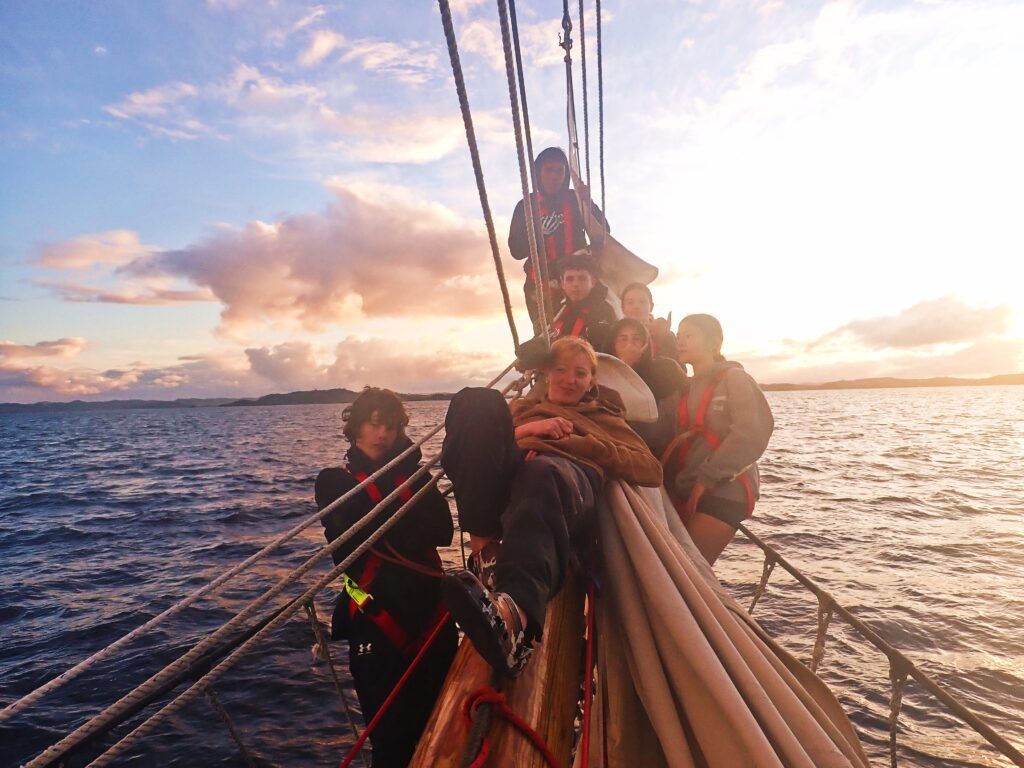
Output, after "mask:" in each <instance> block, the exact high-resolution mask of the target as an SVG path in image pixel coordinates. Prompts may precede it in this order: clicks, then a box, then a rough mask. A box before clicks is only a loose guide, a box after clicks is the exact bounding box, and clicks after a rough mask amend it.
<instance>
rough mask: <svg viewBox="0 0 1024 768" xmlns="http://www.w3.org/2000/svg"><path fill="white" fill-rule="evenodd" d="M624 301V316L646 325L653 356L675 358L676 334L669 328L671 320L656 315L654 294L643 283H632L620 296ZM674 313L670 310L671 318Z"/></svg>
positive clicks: (676, 353)
mask: <svg viewBox="0 0 1024 768" xmlns="http://www.w3.org/2000/svg"><path fill="white" fill-rule="evenodd" d="M619 298H620V299H621V301H622V315H623V317H630V318H632V319H634V320H639V321H640V322H641V323H643V324H644V326H646V328H647V331H648V333H649V334H650V337H651V356H652V357H656V358H657V357H665V358H668V359H670V360H675V359H676V357H677V355H678V352H677V350H676V335H675V334H674V333H672V331H671V329H670V328H669V320H668V319H666V318H664V317H655V316H654V314H653V313H654V294H652V293H651V289H650V288H649V287H647V286H646V285H644V284H643V283H630V284H629V285H627V286H626V287H625V288H623V289H622V293H621V294H620V297H619ZM671 317H672V313H671V312H669V318H671Z"/></svg>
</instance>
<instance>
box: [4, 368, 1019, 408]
mask: <svg viewBox="0 0 1024 768" xmlns="http://www.w3.org/2000/svg"><path fill="white" fill-rule="evenodd" d="M1007 384H1024V373H1007V374H1003V375H1002V376H990V377H989V378H987V379H958V378H955V377H952V376H941V377H937V378H932V379H896V378H891V377H890V378H876V379H849V380H847V379H844V380H842V381H829V382H825V383H824V384H762V385H761V389H763V390H764V391H765V392H802V391H814V390H835V389H898V388H903V387H983V386H998V385H1007ZM358 394H359V393H358V392H355V391H353V390H351V389H345V388H344V387H342V388H338V389H309V390H303V391H300V392H287V393H284V394H272V395H264V396H263V397H256V398H242V399H234V398H230V397H207V398H202V397H189V398H179V399H177V400H97V401H86V400H72V401H71V402H67V403H58V402H41V403H30V404H25V403H0V414H3V413H34V412H44V411H109V410H121V411H125V410H141V409H144V408H235V407H241V406H268V405H336V404H342V403H351V402H352V401H353V400H355V398H356V395H358ZM398 396H399V397H400V398H402V400H405V401H406V402H417V401H420V400H451V398H452V394H451V393H450V392H429V393H426V394H416V393H413V394H402V393H399V395H398Z"/></svg>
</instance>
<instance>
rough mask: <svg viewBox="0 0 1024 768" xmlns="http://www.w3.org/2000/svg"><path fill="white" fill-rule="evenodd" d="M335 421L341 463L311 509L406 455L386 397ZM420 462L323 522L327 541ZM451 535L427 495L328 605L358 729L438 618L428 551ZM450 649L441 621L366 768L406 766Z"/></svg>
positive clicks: (433, 558) (442, 505)
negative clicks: (340, 423) (345, 655)
mask: <svg viewBox="0 0 1024 768" xmlns="http://www.w3.org/2000/svg"><path fill="white" fill-rule="evenodd" d="M342 419H343V420H344V421H345V427H344V434H345V437H346V438H348V441H349V443H350V447H349V449H348V452H347V453H346V455H345V459H346V463H345V466H343V467H329V468H327V469H325V470H323V471H322V472H320V474H319V475H318V476H317V478H316V504H317V507H318V508H319V509H323V508H324V507H326V506H327V505H329V504H330V503H332V502H333V501H335V500H336V499H338V498H340V497H341V496H343V495H344V494H346V493H348V492H349V491H351V490H352V489H353V488H355V487H356V486H357V485H358V484H359V483H360V482H362V481H363V480H365V479H366V478H367V477H368V476H369V475H371V474H373V473H374V472H376V471H377V470H378V469H380V468H381V467H383V466H384V465H385V464H387V463H388V462H389V461H391V460H392V459H394V458H395V457H396V456H397V455H398V454H400V453H402V452H403V451H405V450H406V449H407V448H408V447H409V446H410V445H411V441H410V440H409V438H408V437H406V435H405V427H406V426H407V425H408V424H409V416H408V414H407V413H406V412H405V408H404V407H403V406H402V402H401V400H399V399H398V396H397V395H396V394H395V393H394V392H391V391H390V390H387V389H378V388H376V387H366V388H365V389H364V390H363V391H362V392H361V393H360V394H359V396H358V397H356V399H355V402H353V403H352V405H351V406H349V407H348V408H346V409H345V410H344V411H343V413H342ZM420 458H421V453H420V451H419V449H416V450H415V451H412V452H411V453H410V454H409V455H408V456H407V457H405V458H404V459H403V460H402V461H400V462H399V463H398V464H397V465H396V466H395V467H393V468H392V469H390V470H388V471H387V472H385V473H384V474H383V475H382V476H381V477H379V478H377V480H375V481H374V482H372V483H369V484H368V485H366V486H365V487H364V488H363V490H362V491H361V492H359V493H357V494H355V495H354V496H352V497H351V498H350V499H348V500H347V501H346V502H345V503H344V504H342V505H341V506H339V507H338V508H337V509H334V510H332V511H331V512H330V513H328V515H327V516H326V517H325V518H324V520H323V524H324V529H325V530H324V535H325V536H326V537H327V539H328V541H333V540H334V539H336V538H338V537H339V536H341V535H342V534H343V533H344V532H345V531H346V530H348V529H349V528H350V527H351V526H352V525H353V524H354V523H356V522H357V521H358V520H360V519H362V518H363V517H364V516H365V515H366V514H367V513H369V511H370V510H371V509H373V507H375V506H376V505H377V504H378V503H379V502H380V501H381V500H382V499H383V498H385V497H386V496H388V495H389V494H390V493H391V492H392V491H394V490H395V489H396V488H397V487H398V486H400V485H402V483H403V482H405V480H406V479H407V478H408V477H409V476H411V475H412V474H413V473H414V472H416V470H417V469H418V468H419V462H420ZM427 481H428V478H427V477H423V478H420V479H419V480H418V481H417V482H415V483H413V484H412V485H411V486H410V487H408V488H406V489H403V490H402V491H401V494H400V497H399V499H397V500H396V501H395V502H394V503H392V504H391V505H390V506H389V507H388V508H386V509H384V510H382V511H380V512H378V513H377V516H376V517H375V518H374V519H373V521H372V522H370V523H369V524H368V525H367V526H366V527H365V528H363V529H362V530H360V531H359V533H357V534H356V535H355V536H353V537H352V538H351V539H350V540H349V541H347V542H346V543H345V544H344V545H343V546H341V547H340V548H339V549H338V550H336V551H335V552H334V553H333V555H334V562H335V563H336V564H340V563H341V562H342V561H343V560H344V559H345V558H346V557H348V556H349V555H350V554H351V553H352V552H353V551H354V550H355V548H356V547H358V546H359V545H360V544H362V543H363V542H364V541H366V539H367V538H368V537H369V535H370V534H371V533H372V532H373V531H375V530H377V529H378V528H379V527H380V526H381V525H382V524H383V523H384V522H385V521H386V520H388V519H389V518H390V517H391V516H392V515H393V514H394V513H395V512H396V511H397V510H398V509H399V507H401V506H402V505H403V504H405V503H406V502H407V501H409V499H411V498H412V496H413V494H414V493H416V491H418V490H419V489H420V488H422V487H423V486H424V485H426V483H427ZM453 532H454V529H453V525H452V518H451V512H450V510H449V509H448V502H447V501H445V499H444V497H443V496H441V494H440V493H439V492H438V490H437V489H436V488H433V489H431V490H430V491H428V492H427V493H426V494H425V495H424V496H423V497H422V498H421V499H420V500H419V501H418V502H417V503H416V505H415V506H414V507H412V508H411V509H409V510H408V511H407V512H406V513H405V515H404V516H403V517H402V519H401V520H399V521H398V522H397V523H395V525H394V527H392V528H390V529H389V530H388V532H387V533H385V534H384V536H382V537H381V538H380V539H379V540H378V541H377V542H376V544H374V545H373V546H372V547H370V549H369V550H368V551H367V552H366V553H365V554H364V555H362V556H361V557H360V558H359V559H358V560H356V561H355V562H354V563H352V565H351V566H349V568H348V570H347V573H346V574H344V575H343V576H342V582H343V585H344V588H343V591H342V592H341V594H340V595H339V596H338V598H339V599H338V602H337V604H336V605H335V609H334V617H333V619H332V621H331V639H333V640H338V639H341V638H343V637H345V638H348V642H349V666H350V668H351V670H352V677H353V679H354V681H355V687H356V693H357V694H358V696H359V703H360V705H361V706H362V710H363V717H364V718H365V720H366V722H369V721H370V720H371V719H372V718H373V716H374V715H375V714H376V713H377V711H378V710H379V709H380V707H381V705H382V704H383V703H384V699H385V698H387V696H388V694H389V693H390V692H391V690H392V688H393V687H394V685H395V683H397V682H398V679H399V678H400V677H401V676H402V674H403V673H404V672H405V671H406V669H407V668H408V666H409V662H410V661H412V658H413V657H414V656H415V655H416V653H417V652H418V651H419V650H420V648H421V647H422V645H423V643H424V641H425V640H426V638H427V636H428V635H430V633H431V632H432V631H433V630H434V628H435V627H437V625H438V623H439V622H440V620H441V617H442V616H443V615H444V608H443V607H442V603H441V593H440V577H441V558H440V557H439V556H438V554H437V549H436V548H437V547H444V546H448V545H449V544H451V541H452V534H453ZM457 644H458V639H457V636H456V632H455V626H454V624H453V623H452V622H451V621H448V622H447V625H446V626H445V627H444V628H442V630H441V634H440V635H439V636H438V637H437V639H436V640H435V641H434V644H433V645H432V646H431V648H430V649H429V650H428V651H427V652H426V655H425V656H424V658H423V661H422V662H421V663H420V665H419V666H418V667H417V669H416V671H415V672H414V673H413V674H412V676H411V677H410V678H409V680H408V681H407V683H406V685H405V687H404V688H403V689H402V691H401V692H400V693H399V694H398V696H397V697H396V698H395V700H394V702H393V704H392V706H391V707H390V709H389V710H388V711H387V712H386V713H385V714H384V715H383V716H382V718H381V720H380V722H379V723H378V725H377V728H376V730H375V731H374V733H373V736H372V737H371V739H370V741H371V745H372V747H373V765H374V768H390V767H391V766H394V767H395V768H397V767H398V766H405V765H407V764H408V763H409V760H410V759H411V758H412V755H413V752H414V751H415V749H416V743H417V742H418V741H419V738H420V734H421V733H422V731H423V728H424V726H425V725H426V723H427V718H428V717H429V716H430V712H431V709H432V708H433V706H434V702H435V701H436V699H437V695H438V692H439V691H440V689H441V684H442V683H443V682H444V678H445V675H446V674H447V673H448V667H449V666H451V662H452V659H453V658H454V657H455V650H456V647H457Z"/></svg>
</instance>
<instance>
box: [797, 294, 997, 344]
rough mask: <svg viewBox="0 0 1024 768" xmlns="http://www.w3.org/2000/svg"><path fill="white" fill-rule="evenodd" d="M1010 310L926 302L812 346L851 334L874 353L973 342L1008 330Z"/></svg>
mask: <svg viewBox="0 0 1024 768" xmlns="http://www.w3.org/2000/svg"><path fill="white" fill-rule="evenodd" d="M1012 314H1013V311H1012V310H1011V309H1010V307H1007V306H997V307H971V306H969V305H967V304H965V303H964V302H963V301H961V300H960V299H957V298H955V297H953V296H945V297H942V298H939V299H932V300H930V301H922V302H920V303H918V304H915V305H913V306H912V307H909V308H908V309H905V310H903V311H902V312H900V313H898V314H896V315H888V316H884V317H872V318H867V319H864V320H854V321H853V322H850V323H847V324H845V325H843V326H840V327H839V328H836V329H835V330H833V331H830V332H829V333H827V334H825V335H824V336H822V337H821V338H819V339H817V340H816V341H814V342H812V344H811V345H810V346H811V348H813V347H815V346H818V345H819V344H821V343H823V342H825V341H828V340H831V339H833V338H835V337H837V336H842V335H844V334H849V335H851V336H853V337H854V338H856V339H857V340H858V341H860V342H862V343H863V344H865V345H867V346H868V347H871V348H874V349H884V348H896V349H909V348H913V347H923V346H929V345H933V344H946V343H954V342H964V341H973V340H977V339H981V338H986V337H989V336H991V335H993V334H998V333H1002V332H1003V331H1005V330H1006V328H1007V326H1008V324H1009V321H1010V317H1011V316H1012Z"/></svg>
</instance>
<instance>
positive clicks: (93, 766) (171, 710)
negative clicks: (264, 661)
mask: <svg viewBox="0 0 1024 768" xmlns="http://www.w3.org/2000/svg"><path fill="white" fill-rule="evenodd" d="M439 459H440V454H436V455H434V456H433V457H431V458H430V459H429V460H428V461H427V462H425V463H424V466H423V467H421V469H420V470H418V471H417V472H416V473H414V475H413V476H412V477H411V478H410V480H413V479H414V478H416V477H417V475H419V476H420V477H422V476H423V473H426V472H427V471H428V470H429V468H430V467H431V466H432V465H433V464H435V463H436V462H437V461H438V460H439ZM440 479H441V476H440V475H437V476H436V477H433V478H431V480H430V481H429V482H428V483H427V484H426V485H424V486H423V487H422V488H421V489H420V490H418V491H417V492H416V493H415V494H413V496H412V498H411V499H409V501H407V502H405V503H404V504H403V505H402V506H401V507H400V508H399V509H398V510H397V511H396V512H395V513H394V514H393V515H392V516H391V517H389V518H388V519H387V520H385V521H384V522H383V523H382V524H381V526H380V527H379V528H378V529H377V530H375V531H374V532H373V533H372V534H370V535H369V536H368V537H367V538H366V540H365V541H364V542H363V543H362V544H360V545H359V546H358V547H356V548H355V549H354V550H353V551H352V554H350V555H349V556H348V557H346V558H345V559H344V560H343V561H342V562H341V563H340V564H339V565H337V566H335V567H334V568H333V569H331V571H330V572H329V573H328V574H327V575H326V576H324V577H322V578H321V579H319V580H318V581H317V582H316V583H314V584H313V586H312V587H310V588H309V589H307V590H306V591H305V592H304V593H303V594H302V595H301V596H300V597H299V599H298V600H296V601H295V602H294V603H292V604H291V605H289V606H288V608H287V609H285V610H284V611H282V612H281V614H280V615H279V616H277V617H276V618H275V619H274V620H273V621H271V622H270V623H269V624H267V626H266V627H264V628H263V629H261V630H260V631H259V632H257V633H256V634H255V635H253V636H252V637H251V638H249V639H248V640H246V641H245V642H244V643H242V645H240V646H239V647H238V648H236V649H235V650H234V652H232V653H231V655H230V656H228V657H227V658H226V659H224V660H223V661H221V662H220V663H219V664H217V666H215V667H213V668H212V669H211V670H210V671H209V672H207V673H206V674H205V675H204V676H203V677H202V678H200V679H199V680H198V681H197V682H196V683H194V684H193V685H192V686H191V687H189V688H188V689H186V690H185V691H184V692H183V693H181V694H180V695H179V696H178V697H177V698H175V699H174V700H173V701H171V702H168V703H167V704H165V705H164V706H163V707H162V708H161V709H159V710H157V711H156V712H155V713H153V714H152V715H150V717H149V718H148V719H146V720H145V721H143V722H142V723H140V724H139V725H138V726H136V728H135V729H134V730H132V731H131V732H130V733H128V734H127V735H126V736H125V737H124V738H122V739H121V740H120V741H118V742H117V743H116V744H114V745H113V746H111V747H110V748H109V749H108V750H107V751H106V752H104V753H103V754H102V755H100V756H99V757H98V758H96V759H95V760H94V761H93V762H91V763H89V768H102V766H105V765H107V764H109V763H110V761H111V760H113V759H114V758H116V757H118V756H119V755H121V754H123V753H124V751H125V750H127V749H128V748H129V747H130V746H132V744H134V743H135V742H136V741H138V740H139V739H141V738H142V737H143V736H145V735H147V734H148V733H149V732H150V731H152V730H153V729H154V728H155V727H156V726H157V725H158V724H159V723H160V722H162V721H163V720H164V719H166V718H167V717H170V716H171V715H173V714H175V713H176V712H178V711H180V710H181V708H182V707H183V706H185V704H187V703H188V702H189V701H191V700H192V699H194V698H195V697H196V696H198V695H199V694H200V693H202V692H203V690H204V689H205V688H207V687H208V686H210V685H212V684H214V683H215V682H217V680H218V679H219V678H220V677H221V676H222V675H223V674H224V673H225V672H227V671H228V670H229V669H231V667H233V666H234V665H235V664H236V663H237V662H238V661H239V660H240V659H241V657H242V656H244V655H245V654H246V653H247V652H248V651H249V650H250V649H251V648H252V647H253V646H254V645H255V644H256V643H257V642H259V641H260V640H262V639H263V638H264V637H265V636H266V635H268V634H269V633H270V632H272V631H273V630H274V629H276V628H277V627H278V626H280V625H281V624H283V623H284V622H285V621H287V620H288V619H289V618H290V617H291V615H292V614H293V613H295V612H296V611H297V610H299V609H300V608H301V606H302V604H303V603H305V602H307V601H309V600H312V599H313V598H314V597H315V596H316V594H317V593H318V592H320V590H322V589H323V588H324V587H326V586H327V585H328V584H330V583H331V582H332V581H334V580H335V579H337V578H338V577H339V576H340V575H341V574H342V573H343V572H344V571H345V569H346V568H348V567H349V566H350V565H351V564H352V563H353V562H355V561H356V560H357V559H358V558H360V557H361V556H362V555H363V554H364V553H365V552H366V551H367V550H369V548H370V547H372V546H373V545H374V544H375V543H376V542H377V540H378V539H380V537H381V536H383V535H384V534H385V533H387V532H388V530H389V529H390V528H391V527H392V526H394V525H395V524H397V523H398V521H399V520H401V519H402V517H403V516H404V515H405V514H406V512H408V511H409V510H410V509H411V508H412V507H413V506H415V505H416V504H417V503H418V502H419V500H420V499H422V498H423V496H424V495H426V493H428V492H429V491H430V490H432V489H433V488H434V487H436V486H437V483H438V481H439V480H440ZM399 493H400V491H399V490H398V489H395V491H394V492H392V493H391V494H389V495H388V496H387V497H386V498H385V499H384V500H383V501H381V502H380V504H379V505H378V506H381V505H387V504H390V503H391V502H392V501H393V500H394V499H395V498H398V495H399ZM372 514H373V513H372V512H371V513H369V514H368V515H367V517H369V516H370V515H372ZM363 519H364V520H365V519H366V518H365V517H364V518H363ZM350 531H352V529H351V528H350V529H349V530H348V531H346V532H345V534H343V535H342V536H341V537H339V538H338V539H336V540H335V543H337V542H341V541H342V539H343V538H346V537H347V534H348V533H349V532H350ZM347 538H351V537H347ZM218 631H219V630H218ZM215 634H216V633H215ZM38 759H39V758H37V760H38ZM34 763H35V761H33V763H29V766H28V768H32V766H33V764H34Z"/></svg>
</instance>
